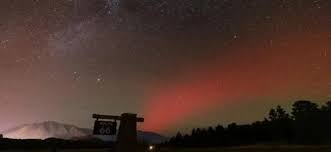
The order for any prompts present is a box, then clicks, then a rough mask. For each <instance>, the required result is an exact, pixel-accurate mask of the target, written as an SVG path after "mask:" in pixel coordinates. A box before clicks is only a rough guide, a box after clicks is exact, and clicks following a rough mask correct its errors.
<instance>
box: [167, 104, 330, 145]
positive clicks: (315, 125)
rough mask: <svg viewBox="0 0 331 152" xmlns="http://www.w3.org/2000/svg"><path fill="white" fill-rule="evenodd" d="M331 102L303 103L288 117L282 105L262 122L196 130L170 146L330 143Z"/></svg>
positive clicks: (173, 141) (293, 108)
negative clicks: (319, 103)
mask: <svg viewBox="0 0 331 152" xmlns="http://www.w3.org/2000/svg"><path fill="white" fill-rule="evenodd" d="M330 128H331V102H327V103H326V104H325V105H322V106H321V107H319V106H318V105H317V104H316V103H313V102H311V101H307V100H300V101H297V102H295V103H294V104H293V105H292V112H291V114H289V113H288V112H286V111H285V110H284V109H283V108H282V107H281V106H276V107H275V108H272V109H270V111H269V115H268V117H267V118H265V119H264V120H262V121H256V122H254V123H252V124H245V125H238V124H236V123H231V124H229V125H228V126H227V127H223V126H222V125H217V126H216V127H208V128H195V129H193V130H192V132H191V134H190V135H184V136H182V134H180V133H178V134H177V135H176V136H175V137H173V138H171V140H170V141H169V145H173V146H185V147H214V146H240V145H250V144H330V143H331V131H329V130H330Z"/></svg>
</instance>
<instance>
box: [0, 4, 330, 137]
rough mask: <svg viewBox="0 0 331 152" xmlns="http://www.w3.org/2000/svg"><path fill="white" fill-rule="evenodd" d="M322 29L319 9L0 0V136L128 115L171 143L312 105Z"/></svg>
mask: <svg viewBox="0 0 331 152" xmlns="http://www.w3.org/2000/svg"><path fill="white" fill-rule="evenodd" d="M330 27H331V2H330V1H327V0H305V1H301V0H180V1H178V0H139V1H138V0H1V1H0V120H1V122H0V128H1V129H0V130H5V129H8V128H11V127H14V126H16V125H19V124H24V123H32V122H40V121H45V120H54V121H60V122H64V123H70V124H75V125H78V126H81V127H92V125H93V119H92V118H91V115H92V114H93V113H99V114H114V115H119V114H121V113H123V112H131V113H138V115H139V116H143V117H144V118H145V120H146V121H145V122H144V123H142V124H140V125H139V128H140V129H143V130H148V131H156V132H159V133H162V134H166V135H172V134H174V133H175V132H176V131H188V130H189V129H191V128H193V127H207V126H212V125H216V124H227V123H230V122H238V123H249V122H252V121H255V120H261V119H263V117H264V116H265V115H266V114H267V113H268V110H269V109H270V108H271V107H273V106H276V105H282V106H284V107H286V108H289V107H290V105H291V104H292V103H293V102H294V101H296V100H300V99H308V100H312V101H314V102H317V103H324V102H326V101H328V100H331V70H330V69H331V30H330Z"/></svg>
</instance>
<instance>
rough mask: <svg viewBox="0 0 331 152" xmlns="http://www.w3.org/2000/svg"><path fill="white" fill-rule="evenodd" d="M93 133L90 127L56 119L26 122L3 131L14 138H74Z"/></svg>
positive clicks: (5, 135)
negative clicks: (64, 122)
mask: <svg viewBox="0 0 331 152" xmlns="http://www.w3.org/2000/svg"><path fill="white" fill-rule="evenodd" d="M91 134H92V131H91V130H90V129H85V128H79V127H76V126H73V125H67V124H61V123H58V122H54V121H46V122H41V123H33V124H25V125H21V126H18V127H15V128H12V129H9V130H7V131H5V132H3V135H4V137H6V138H14V139H47V138H60V139H72V138H75V137H83V136H88V135H91Z"/></svg>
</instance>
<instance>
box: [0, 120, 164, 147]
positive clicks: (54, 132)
mask: <svg viewBox="0 0 331 152" xmlns="http://www.w3.org/2000/svg"><path fill="white" fill-rule="evenodd" d="M2 134H3V136H4V137H5V138H13V139H47V138H59V139H86V138H90V137H93V135H92V130H91V129H86V128H80V127H77V126H74V125H69V124H62V123H58V122H55V121H46V122H41V123H33V124H25V125H21V126H18V127H15V128H12V129H9V130H7V131H4V132H2ZM137 136H138V137H137V138H138V140H139V141H144V142H147V143H161V142H164V141H166V140H167V138H166V137H164V136H161V135H159V134H156V133H153V132H144V131H138V133H137ZM95 137H96V138H99V139H102V140H105V141H114V140H116V136H95Z"/></svg>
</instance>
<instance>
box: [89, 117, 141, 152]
mask: <svg viewBox="0 0 331 152" xmlns="http://www.w3.org/2000/svg"><path fill="white" fill-rule="evenodd" d="M93 118H95V119H97V120H98V119H107V120H114V121H117V120H118V121H120V127H119V131H118V134H117V141H116V147H115V149H116V152H137V149H139V148H138V143H137V122H144V118H138V117H137V115H136V114H130V113H124V114H122V115H121V116H111V115H98V114H93ZM115 127H116V126H115ZM94 132H95V131H94ZM106 135H107V134H106Z"/></svg>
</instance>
